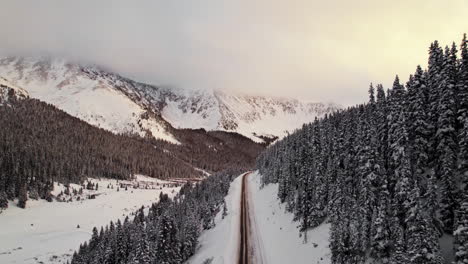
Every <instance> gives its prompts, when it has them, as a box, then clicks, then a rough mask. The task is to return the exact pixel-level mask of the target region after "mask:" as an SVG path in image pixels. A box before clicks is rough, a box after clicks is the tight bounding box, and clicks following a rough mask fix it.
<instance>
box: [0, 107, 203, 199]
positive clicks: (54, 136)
mask: <svg viewBox="0 0 468 264" xmlns="http://www.w3.org/2000/svg"><path fill="white" fill-rule="evenodd" d="M0 128H1V129H0V201H1V202H0V205H2V203H5V198H8V199H13V198H15V197H18V198H19V200H20V203H19V205H20V207H24V205H25V202H26V199H27V192H29V193H38V196H39V197H40V198H43V199H50V191H51V190H52V188H53V182H54V181H59V182H63V183H65V184H68V183H70V182H81V181H83V180H84V179H86V178H87V177H108V178H117V179H129V178H130V177H131V176H132V175H133V174H135V173H141V174H145V175H148V176H151V177H157V178H161V179H165V178H169V177H171V176H172V177H181V178H185V177H195V176H200V175H201V174H200V172H198V171H195V170H194V169H193V168H192V167H191V166H190V165H188V164H186V163H185V162H182V161H180V160H177V159H173V158H172V157H170V156H169V155H167V154H165V153H164V152H163V150H162V149H158V148H155V147H154V146H153V145H152V144H148V143H147V142H146V141H144V140H143V139H140V138H138V137H130V136H124V135H114V134H112V133H110V132H108V131H105V130H103V129H99V128H96V127H93V126H91V125H89V124H87V123H85V122H82V121H80V120H79V119H77V118H74V117H72V116H70V115H68V114H66V113H65V112H63V111H61V110H58V109H57V108H55V107H53V106H51V105H48V104H45V103H43V102H40V101H38V100H34V99H24V100H17V101H15V102H11V105H10V106H6V105H4V106H0Z"/></svg>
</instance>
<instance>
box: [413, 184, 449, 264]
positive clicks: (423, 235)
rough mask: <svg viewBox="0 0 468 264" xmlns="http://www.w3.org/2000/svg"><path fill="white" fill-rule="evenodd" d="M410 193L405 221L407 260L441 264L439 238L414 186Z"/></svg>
mask: <svg viewBox="0 0 468 264" xmlns="http://www.w3.org/2000/svg"><path fill="white" fill-rule="evenodd" d="M411 192H412V193H411V198H410V206H409V208H410V209H409V212H408V215H407V217H406V220H405V222H406V225H407V231H406V236H407V246H406V248H407V250H408V254H409V260H410V262H411V263H415V264H441V263H442V261H441V257H440V253H439V242H438V240H439V237H438V235H437V232H436V231H435V230H433V228H432V225H431V223H430V220H429V219H428V216H426V215H425V214H424V211H423V208H422V207H421V204H420V203H421V202H420V196H419V188H418V187H417V186H416V187H414V188H413V190H412V191H411Z"/></svg>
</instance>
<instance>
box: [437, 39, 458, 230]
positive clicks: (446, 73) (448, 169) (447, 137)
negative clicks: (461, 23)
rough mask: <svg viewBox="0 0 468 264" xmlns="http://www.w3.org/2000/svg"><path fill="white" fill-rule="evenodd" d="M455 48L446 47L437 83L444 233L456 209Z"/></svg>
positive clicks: (451, 226)
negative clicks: (438, 84) (438, 83)
mask: <svg viewBox="0 0 468 264" xmlns="http://www.w3.org/2000/svg"><path fill="white" fill-rule="evenodd" d="M456 69H457V68H456V49H455V47H452V49H451V50H449V48H448V47H447V48H446V53H445V57H444V65H443V70H442V77H441V78H442V80H441V82H440V86H439V90H440V92H441V93H440V99H439V102H438V108H437V110H438V113H439V116H438V120H437V132H436V138H437V147H436V150H437V156H438V163H437V167H436V175H438V177H440V179H441V180H442V188H443V191H444V193H445V194H446V195H444V196H443V197H442V201H441V204H442V206H441V209H442V210H441V215H442V221H443V223H444V229H445V231H446V232H449V233H451V232H452V231H453V224H454V217H455V215H454V211H455V210H456V208H457V207H458V204H457V203H458V199H459V197H458V195H459V194H458V190H457V189H458V187H457V186H456V180H455V179H456V160H457V155H456V153H457V135H456V130H455V128H456V122H457V121H456V112H457V111H456V99H455V98H456V94H455V87H456V74H457V70H456Z"/></svg>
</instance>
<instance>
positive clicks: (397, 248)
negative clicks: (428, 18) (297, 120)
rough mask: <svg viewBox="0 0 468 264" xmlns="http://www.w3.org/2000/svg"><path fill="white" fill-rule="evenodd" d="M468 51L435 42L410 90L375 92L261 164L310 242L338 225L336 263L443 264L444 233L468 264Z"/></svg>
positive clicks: (301, 133)
mask: <svg viewBox="0 0 468 264" xmlns="http://www.w3.org/2000/svg"><path fill="white" fill-rule="evenodd" d="M467 45H468V43H467V39H466V34H465V35H464V38H463V40H462V43H461V45H460V47H459V48H460V52H458V47H457V46H456V45H455V44H452V45H451V46H450V47H445V49H443V48H442V47H441V46H440V45H439V43H438V42H437V41H435V42H433V43H432V44H431V46H430V48H429V61H428V67H427V69H425V70H423V69H422V68H421V67H420V66H418V67H417V68H416V72H415V73H414V74H413V75H411V76H410V77H409V80H408V81H407V82H406V84H402V83H401V82H400V80H399V78H398V76H397V77H396V78H395V81H394V83H393V87H392V88H391V89H388V90H387V91H385V90H384V88H383V86H382V85H380V84H379V85H377V86H376V87H374V86H373V85H372V84H371V85H370V88H369V102H368V103H365V104H362V105H357V106H354V107H349V108H347V109H345V110H340V111H337V112H335V113H332V114H328V115H326V116H325V117H324V118H322V119H320V120H318V119H317V120H315V121H314V122H312V123H310V124H307V125H304V126H303V128H302V129H300V130H298V131H296V132H295V133H293V134H291V135H289V136H288V137H286V138H284V139H283V140H281V141H279V142H277V143H275V144H274V145H272V146H270V147H268V148H267V150H266V151H265V152H263V153H262V154H261V155H260V156H259V158H258V159H257V167H258V168H259V170H260V172H261V174H262V175H263V176H262V182H263V184H269V183H277V184H278V198H279V199H280V201H281V202H284V203H286V205H287V206H286V207H287V210H289V211H290V212H293V213H294V215H295V219H296V220H297V221H299V223H300V230H301V231H302V232H304V235H306V231H307V230H308V229H309V228H313V227H316V226H318V225H320V224H322V223H324V222H329V223H331V230H330V249H331V252H332V262H333V263H365V262H366V261H368V262H370V263H395V264H397V263H421V264H423V263H424V264H431V263H433V264H436V263H437V264H439V263H444V262H446V261H451V259H444V258H443V257H442V252H441V243H440V242H439V241H440V238H441V237H442V236H443V235H445V236H448V237H449V238H450V239H449V241H452V242H451V243H452V245H451V246H452V247H453V249H454V252H455V253H454V256H452V257H453V258H454V259H453V261H454V263H456V264H462V263H468V48H467ZM366 263H367V262H366Z"/></svg>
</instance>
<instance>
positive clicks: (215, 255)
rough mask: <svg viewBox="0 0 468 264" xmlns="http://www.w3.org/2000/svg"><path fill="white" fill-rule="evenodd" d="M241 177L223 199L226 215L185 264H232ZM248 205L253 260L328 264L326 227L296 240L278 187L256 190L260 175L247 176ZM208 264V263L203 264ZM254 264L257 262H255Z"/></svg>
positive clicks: (296, 232)
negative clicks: (226, 209) (278, 196)
mask: <svg viewBox="0 0 468 264" xmlns="http://www.w3.org/2000/svg"><path fill="white" fill-rule="evenodd" d="M241 183H242V177H238V178H237V179H235V180H234V181H233V182H232V184H231V188H230V189H229V194H228V196H226V203H227V206H228V210H229V212H228V215H227V216H226V217H225V218H224V219H222V218H221V212H220V213H219V215H218V216H217V217H216V221H215V222H216V226H215V227H214V228H213V229H211V230H208V231H205V232H204V233H203V234H202V236H201V237H200V240H199V241H200V246H199V248H198V250H197V253H196V254H195V255H194V256H193V257H192V258H190V259H189V260H188V261H187V264H204V263H212V264H221V263H222V264H235V263H236V262H237V254H238V247H239V239H240V232H239V230H240V229H239V225H240V198H241ZM247 186H248V192H249V194H248V199H249V200H248V203H249V210H250V216H251V227H250V229H251V231H252V234H251V236H250V238H249V244H250V246H254V247H255V248H253V251H254V255H255V257H256V260H258V259H259V258H261V259H262V260H263V261H262V262H263V263H267V264H276V263H278V264H280V263H281V264H284V263H294V264H302V263H312V264H319V263H320V264H329V263H331V261H330V257H331V252H330V249H329V247H328V245H329V242H328V240H329V229H330V225H329V224H324V225H321V226H319V227H317V228H314V229H311V230H309V231H308V233H307V238H308V239H307V243H305V242H304V236H303V235H302V236H300V234H299V230H298V228H297V225H298V224H297V223H296V222H293V215H292V214H291V213H287V212H286V211H285V209H284V205H282V204H280V203H279V201H278V199H277V198H276V197H277V193H278V186H277V185H275V184H271V185H268V186H265V187H264V188H262V189H260V175H259V174H258V173H257V172H254V173H252V174H251V175H250V176H248V184H247ZM207 260H211V262H205V261H207ZM257 262H258V261H257Z"/></svg>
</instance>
